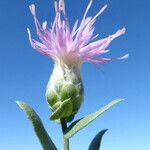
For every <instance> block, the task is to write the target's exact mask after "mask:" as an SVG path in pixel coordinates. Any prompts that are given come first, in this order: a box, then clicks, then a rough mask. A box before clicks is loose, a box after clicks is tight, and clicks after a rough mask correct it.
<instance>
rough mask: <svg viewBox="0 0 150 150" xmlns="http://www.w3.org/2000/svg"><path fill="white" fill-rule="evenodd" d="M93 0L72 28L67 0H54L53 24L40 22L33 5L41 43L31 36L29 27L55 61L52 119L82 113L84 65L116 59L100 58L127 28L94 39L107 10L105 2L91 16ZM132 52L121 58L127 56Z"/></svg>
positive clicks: (38, 47) (41, 49)
mask: <svg viewBox="0 0 150 150" xmlns="http://www.w3.org/2000/svg"><path fill="white" fill-rule="evenodd" d="M91 4H92V0H90V2H89V4H88V6H87V9H86V11H85V13H84V15H83V18H82V20H81V23H78V20H77V21H76V22H75V24H74V26H73V29H72V30H71V29H70V26H69V22H68V19H67V17H66V12H65V4H64V0H59V2H57V0H55V1H54V6H55V13H56V16H55V19H54V22H53V23H52V24H51V27H48V26H47V22H44V23H43V25H40V23H39V21H38V19H37V17H36V11H35V5H31V6H29V8H30V11H31V13H32V15H33V17H34V22H35V26H36V31H37V35H38V37H39V39H40V41H41V42H38V41H36V40H34V39H32V38H31V33H30V30H29V29H28V34H29V40H30V43H31V45H32V47H33V48H34V49H36V50H37V51H38V52H40V53H41V54H43V55H46V56H48V57H50V58H52V59H53V60H54V61H55V65H54V70H53V73H52V75H51V77H50V80H49V82H48V85H47V89H46V99H47V102H48V105H49V107H50V109H51V110H52V112H53V113H52V115H51V117H50V119H52V120H57V119H62V118H63V119H66V120H67V121H68V120H70V119H73V117H74V115H75V114H76V113H77V112H78V110H79V108H80V106H81V104H82V101H83V96H84V88H83V84H82V79H81V76H80V67H79V66H80V64H81V63H82V62H92V63H96V64H102V63H106V62H109V61H112V60H113V59H110V58H103V57H99V56H101V55H102V54H105V53H107V52H109V50H107V47H108V45H109V44H110V42H111V41H112V40H113V39H115V38H116V37H118V36H120V35H122V34H124V33H125V28H123V29H121V30H118V31H117V32H116V33H115V34H113V35H110V36H108V37H106V38H104V39H100V40H97V41H94V42H91V41H92V40H93V39H95V38H96V37H97V35H96V36H93V33H94V27H93V25H94V23H95V21H96V18H97V17H98V16H99V15H100V14H101V13H102V12H103V11H104V10H105V9H106V7H107V5H105V6H104V7H103V8H102V9H100V10H99V12H98V13H97V14H96V15H95V16H94V17H87V13H88V10H89V9H90V7H91ZM127 57H128V55H125V56H123V57H120V58H117V59H125V58H127Z"/></svg>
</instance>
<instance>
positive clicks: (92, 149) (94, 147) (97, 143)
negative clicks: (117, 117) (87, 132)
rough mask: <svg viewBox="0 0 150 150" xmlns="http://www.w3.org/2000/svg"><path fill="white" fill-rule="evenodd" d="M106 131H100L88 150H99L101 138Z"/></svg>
mask: <svg viewBox="0 0 150 150" xmlns="http://www.w3.org/2000/svg"><path fill="white" fill-rule="evenodd" d="M106 131H107V129H104V130H102V131H100V132H99V133H98V134H97V135H96V136H95V137H94V139H93V140H92V142H91V144H90V146H89V149H88V150H99V149H100V146H101V141H102V137H103V135H104V134H105V132H106Z"/></svg>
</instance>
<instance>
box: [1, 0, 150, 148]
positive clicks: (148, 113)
mask: <svg viewBox="0 0 150 150" xmlns="http://www.w3.org/2000/svg"><path fill="white" fill-rule="evenodd" d="M32 3H35V4H36V6H37V12H38V18H39V20H40V21H45V20H48V21H49V22H50V21H52V20H53V17H54V9H53V1H52V0H13V1H10V0H1V1H0V22H1V23H0V45H1V46H0V145H1V146H0V149H3V150H10V149H11V150H41V147H40V145H39V143H38V140H37V139H36V136H35V134H34V132H33V130H32V128H31V125H30V124H29V122H28V120H27V118H26V117H25V115H24V114H23V112H22V111H21V110H20V109H19V108H18V106H17V105H16V104H15V102H14V101H15V100H18V99H19V100H23V101H25V102H27V103H28V104H30V105H31V106H32V107H33V108H34V109H35V110H36V112H37V113H38V114H39V115H40V117H41V119H42V121H43V123H44V125H45V127H46V129H47V131H48V132H49V134H50V136H51V137H52V139H53V140H54V142H55V143H56V145H57V147H58V149H59V150H61V149H62V145H61V144H62V137H61V132H60V127H59V125H57V124H56V123H54V122H51V121H49V120H48V117H49V115H50V113H51V112H50V110H49V109H48V107H47V104H46V101H45V87H46V84H47V82H48V79H49V76H50V74H51V72H52V69H53V62H52V60H50V59H48V58H46V57H44V56H41V55H40V54H39V53H37V52H36V51H35V50H33V49H32V48H31V46H30V44H29V41H28V36H27V32H26V28H27V27H30V28H31V30H32V33H35V28H34V24H33V18H32V16H31V14H30V12H29V9H28V5H30V4H32ZM87 3H88V0H66V7H67V14H68V18H69V20H70V24H71V25H72V24H73V22H74V21H75V20H76V19H77V18H79V19H81V17H82V14H83V12H84V10H85V8H86V6H87ZM105 3H108V5H109V7H108V8H107V9H106V11H105V12H104V13H103V15H102V16H100V17H99V18H98V19H97V22H96V24H95V26H96V30H95V33H99V34H100V37H105V36H107V35H109V34H112V33H114V32H115V31H116V30H117V29H119V28H122V27H126V29H127V32H126V34H125V35H123V36H122V37H119V38H118V39H116V40H114V41H113V42H112V43H111V45H110V46H109V49H110V50H111V52H110V53H109V54H108V55H107V56H110V57H117V56H121V55H122V54H126V53H129V54H130V57H129V59H127V60H123V61H117V62H113V63H110V64H107V65H102V66H95V65H92V64H89V63H86V64H84V65H83V66H82V77H83V81H84V86H85V100H84V103H83V105H82V107H81V110H80V112H79V113H78V115H77V116H76V118H79V117H83V116H85V115H87V114H89V113H91V112H93V111H96V110H98V109H99V108H100V107H102V106H103V105H105V104H107V103H108V102H110V101H111V100H113V99H116V98H125V101H124V102H122V103H121V104H119V105H118V106H116V107H114V108H112V109H111V110H109V111H108V112H106V113H105V114H104V115H103V116H102V117H100V118H98V119H97V120H96V121H95V122H93V123H92V124H91V125H89V126H88V127H86V128H85V129H84V130H82V131H81V132H80V133H78V134H77V135H75V136H74V137H73V138H72V139H71V150H77V149H79V150H87V147H88V145H89V142H90V141H91V139H92V138H93V137H94V136H95V134H97V132H99V131H100V130H101V129H105V128H108V129H109V131H108V132H107V133H106V135H105V137H104V139H103V143H102V148H101V150H149V149H150V128H149V127H150V67H149V65H150V36H149V35H150V8H149V6H150V1H149V0H143V1H141V0H132V1H131V0H109V1H108V0H94V3H93V5H92V8H91V10H90V11H89V14H88V15H89V16H90V15H92V16H93V15H94V14H95V13H96V12H97V11H98V10H99V8H100V7H102V6H103V5H104V4H105ZM33 36H34V37H35V36H36V35H35V34H33Z"/></svg>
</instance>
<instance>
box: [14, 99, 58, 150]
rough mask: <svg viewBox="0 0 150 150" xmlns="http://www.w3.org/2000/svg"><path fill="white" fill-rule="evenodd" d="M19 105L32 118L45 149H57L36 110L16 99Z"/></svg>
mask: <svg viewBox="0 0 150 150" xmlns="http://www.w3.org/2000/svg"><path fill="white" fill-rule="evenodd" d="M16 103H17V104H18V106H19V107H20V108H21V109H22V110H23V112H24V113H25V114H26V115H27V117H28V119H29V120H30V122H31V124H32V126H33V128H34V131H35V133H36V135H37V137H38V139H39V142H40V143H41V145H42V147H43V150H57V148H56V146H55V145H54V143H53V141H52V140H51V138H50V137H49V135H48V133H47V132H46V130H45V128H44V126H43V123H42V121H41V119H40V118H39V116H38V115H37V114H36V112H35V111H34V110H33V108H31V107H30V106H29V105H27V104H26V103H24V102H21V101H16Z"/></svg>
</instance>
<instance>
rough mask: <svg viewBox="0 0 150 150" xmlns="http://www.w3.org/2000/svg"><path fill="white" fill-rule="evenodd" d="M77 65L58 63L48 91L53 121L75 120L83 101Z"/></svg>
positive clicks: (47, 95) (47, 96) (47, 97)
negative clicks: (74, 117)
mask: <svg viewBox="0 0 150 150" xmlns="http://www.w3.org/2000/svg"><path fill="white" fill-rule="evenodd" d="M79 68H80V67H79V65H77V64H64V63H61V62H60V61H59V62H58V61H56V62H55V65H54V70H53V73H52V75H51V77H50V80H49V82H48V85H47V89H46V99H47V102H48V105H49V107H50V109H51V110H52V115H51V117H50V119H51V120H57V119H61V118H63V119H67V120H70V118H72V119H73V116H74V115H75V114H76V113H77V111H78V110H79V108H80V106H81V104H82V101H83V85H82V81H81V76H80V69H79Z"/></svg>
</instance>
